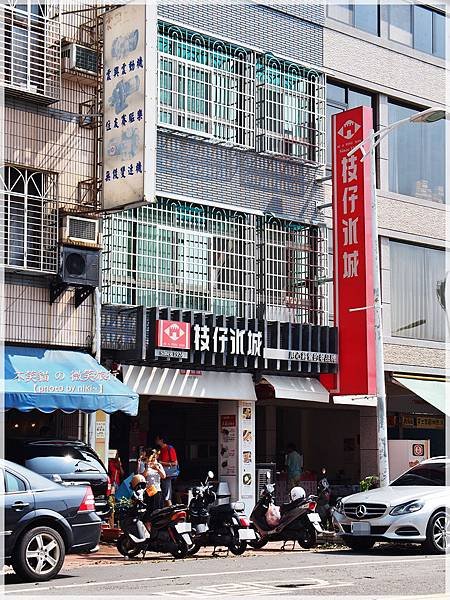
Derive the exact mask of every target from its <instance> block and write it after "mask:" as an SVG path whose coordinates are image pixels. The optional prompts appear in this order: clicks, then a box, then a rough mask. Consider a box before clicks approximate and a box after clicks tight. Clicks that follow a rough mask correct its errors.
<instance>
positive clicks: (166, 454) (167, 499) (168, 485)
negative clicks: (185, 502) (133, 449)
mask: <svg viewBox="0 0 450 600" xmlns="http://www.w3.org/2000/svg"><path fill="white" fill-rule="evenodd" d="M155 443H156V445H157V446H158V447H159V448H160V451H159V462H160V464H161V465H162V466H163V467H164V471H165V473H166V478H165V479H161V492H162V495H163V498H164V505H165V506H172V480H175V479H176V478H177V477H178V475H179V472H180V470H179V467H178V458H177V453H176V451H175V448H174V447H173V446H170V445H169V444H167V443H166V441H165V439H164V436H163V435H160V434H158V435H157V436H156V437H155Z"/></svg>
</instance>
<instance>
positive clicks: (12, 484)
mask: <svg viewBox="0 0 450 600" xmlns="http://www.w3.org/2000/svg"><path fill="white" fill-rule="evenodd" d="M5 489H6V493H7V494H13V493H15V492H25V491H26V489H27V488H26V485H25V482H24V481H23V480H22V479H19V477H16V476H15V475H13V474H12V473H9V472H8V471H5Z"/></svg>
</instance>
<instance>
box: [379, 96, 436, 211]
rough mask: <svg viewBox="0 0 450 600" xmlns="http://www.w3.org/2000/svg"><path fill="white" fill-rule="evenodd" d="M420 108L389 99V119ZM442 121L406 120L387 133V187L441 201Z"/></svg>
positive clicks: (422, 197) (406, 114) (391, 189)
mask: <svg viewBox="0 0 450 600" xmlns="http://www.w3.org/2000/svg"><path fill="white" fill-rule="evenodd" d="M416 112H420V109H414V108H410V107H407V106H402V105H400V104H396V103H394V102H389V123H395V122H396V121H399V120H400V119H407V118H408V117H410V116H411V115H413V114H414V113H416ZM444 123H445V121H444V120H441V121H436V122H435V123H423V124H419V123H407V124H406V125H402V126H401V127H399V128H398V129H395V130H394V131H393V132H392V133H391V134H390V136H389V141H388V144H389V190H390V191H391V192H395V193H397V194H404V195H406V196H413V197H415V198H420V199H421V200H430V201H433V202H445V188H444V183H445V170H444V169H445V125H444Z"/></svg>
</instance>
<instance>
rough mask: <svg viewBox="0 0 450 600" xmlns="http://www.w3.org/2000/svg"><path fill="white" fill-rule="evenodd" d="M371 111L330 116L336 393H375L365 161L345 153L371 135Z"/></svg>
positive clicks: (368, 187)
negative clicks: (337, 356)
mask: <svg viewBox="0 0 450 600" xmlns="http://www.w3.org/2000/svg"><path fill="white" fill-rule="evenodd" d="M371 128H372V110H371V109H370V108H367V107H363V106H362V107H359V108H353V109H351V110H348V111H345V112H342V113H339V114H337V115H334V116H333V122H332V130H333V228H334V294H335V298H334V300H335V315H336V325H337V327H338V352H339V370H338V374H337V390H336V391H337V393H338V394H343V395H366V394H367V395H374V394H375V391H376V381H375V379H376V375H375V368H376V365H375V334H374V310H373V304H374V299H373V269H372V247H371V240H372V232H371V174H370V160H369V158H368V159H367V160H365V161H364V162H362V161H361V153H360V152H359V151H358V152H356V153H355V154H353V155H352V156H347V154H348V152H349V151H350V150H351V149H352V148H354V147H355V146H356V145H357V144H359V142H361V141H362V140H363V139H365V137H366V136H367V135H368V134H369V132H370V129H371Z"/></svg>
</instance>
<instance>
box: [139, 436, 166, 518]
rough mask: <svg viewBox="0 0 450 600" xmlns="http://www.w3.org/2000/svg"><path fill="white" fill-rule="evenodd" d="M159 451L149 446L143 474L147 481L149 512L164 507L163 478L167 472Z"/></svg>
mask: <svg viewBox="0 0 450 600" xmlns="http://www.w3.org/2000/svg"><path fill="white" fill-rule="evenodd" d="M158 455H159V452H158V451H157V450H152V449H151V448H149V449H148V450H147V456H146V462H145V469H144V472H143V475H144V477H145V480H146V482H147V489H146V494H145V496H146V503H147V510H148V514H151V513H152V512H153V511H154V510H157V509H159V508H162V507H163V497H162V494H161V479H165V478H166V473H165V471H164V469H163V467H162V465H161V464H160V463H159V462H158Z"/></svg>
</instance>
